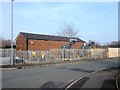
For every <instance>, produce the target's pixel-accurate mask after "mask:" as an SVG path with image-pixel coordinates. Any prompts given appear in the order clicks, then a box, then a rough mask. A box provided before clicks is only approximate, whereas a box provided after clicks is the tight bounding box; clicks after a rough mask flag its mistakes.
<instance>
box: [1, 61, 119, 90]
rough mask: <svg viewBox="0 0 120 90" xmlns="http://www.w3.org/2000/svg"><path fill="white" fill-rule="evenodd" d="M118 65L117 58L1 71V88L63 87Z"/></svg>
mask: <svg viewBox="0 0 120 90" xmlns="http://www.w3.org/2000/svg"><path fill="white" fill-rule="evenodd" d="M110 67H118V59H106V60H96V61H84V62H83V61H82V62H79V63H77V62H74V63H63V64H61V65H50V66H47V67H36V68H30V69H29V68H28V69H18V70H6V71H3V72H2V88H41V87H42V88H46V87H48V88H56V87H64V86H66V85H68V84H69V83H70V82H72V81H74V80H75V79H77V78H78V77H82V76H84V75H87V74H89V73H92V72H94V71H97V70H101V69H103V68H110Z"/></svg>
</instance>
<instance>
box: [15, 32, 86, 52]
mask: <svg viewBox="0 0 120 90" xmlns="http://www.w3.org/2000/svg"><path fill="white" fill-rule="evenodd" d="M70 39H71V38H69V37H61V36H52V35H43V34H32V33H24V32H20V33H19V34H18V36H17V38H16V50H49V49H59V48H60V47H61V46H63V45H65V44H68V43H69V40H70ZM72 39H76V40H77V42H76V43H75V44H74V45H73V46H72V49H79V48H80V47H81V46H82V45H83V44H84V43H85V41H83V40H81V39H79V38H72Z"/></svg>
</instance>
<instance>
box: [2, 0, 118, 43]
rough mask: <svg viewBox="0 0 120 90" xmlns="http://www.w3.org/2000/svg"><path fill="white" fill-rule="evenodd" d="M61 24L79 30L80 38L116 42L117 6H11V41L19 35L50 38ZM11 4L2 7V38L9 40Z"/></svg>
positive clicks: (54, 3)
mask: <svg viewBox="0 0 120 90" xmlns="http://www.w3.org/2000/svg"><path fill="white" fill-rule="evenodd" d="M64 22H68V23H69V22H73V24H74V25H75V27H77V28H79V33H80V36H81V37H80V38H81V39H83V40H85V41H86V42H87V41H88V40H95V41H97V42H100V43H106V42H111V41H116V40H118V3H117V2H111V3H110V2H96V3H95V2H84V3H82V2H78V3H73V2H71V3H70V2H66V3H65V2H61V3H60V2H45V3H43V2H15V3H14V39H15V38H16V36H17V35H18V33H19V32H29V33H38V34H47V35H53V34H55V32H56V31H58V30H59V27H60V26H61V25H62V24H63V23H64ZM10 25H11V3H10V2H4V3H2V36H3V37H4V38H5V39H10V37H11V36H10V35H11V34H10V30H11V27H10Z"/></svg>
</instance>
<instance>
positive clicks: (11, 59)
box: [10, 0, 14, 65]
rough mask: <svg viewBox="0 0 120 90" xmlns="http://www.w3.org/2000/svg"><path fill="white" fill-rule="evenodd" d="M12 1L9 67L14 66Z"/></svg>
mask: <svg viewBox="0 0 120 90" xmlns="http://www.w3.org/2000/svg"><path fill="white" fill-rule="evenodd" d="M13 1H14V0H11V58H10V65H11V64H12V61H13V65H14V60H13Z"/></svg>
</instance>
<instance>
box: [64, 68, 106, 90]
mask: <svg viewBox="0 0 120 90" xmlns="http://www.w3.org/2000/svg"><path fill="white" fill-rule="evenodd" d="M104 69H107V68H103V69H101V70H97V71H95V72H92V73H89V74H86V75H84V76H82V77H79V78H77V79H76V80H74V81H73V82H72V83H70V85H68V86H67V87H66V88H65V90H67V89H69V88H70V87H71V86H72V85H74V84H75V83H76V82H77V81H79V80H80V79H82V78H84V77H87V76H89V75H91V74H94V73H97V72H99V71H102V70H104Z"/></svg>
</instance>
